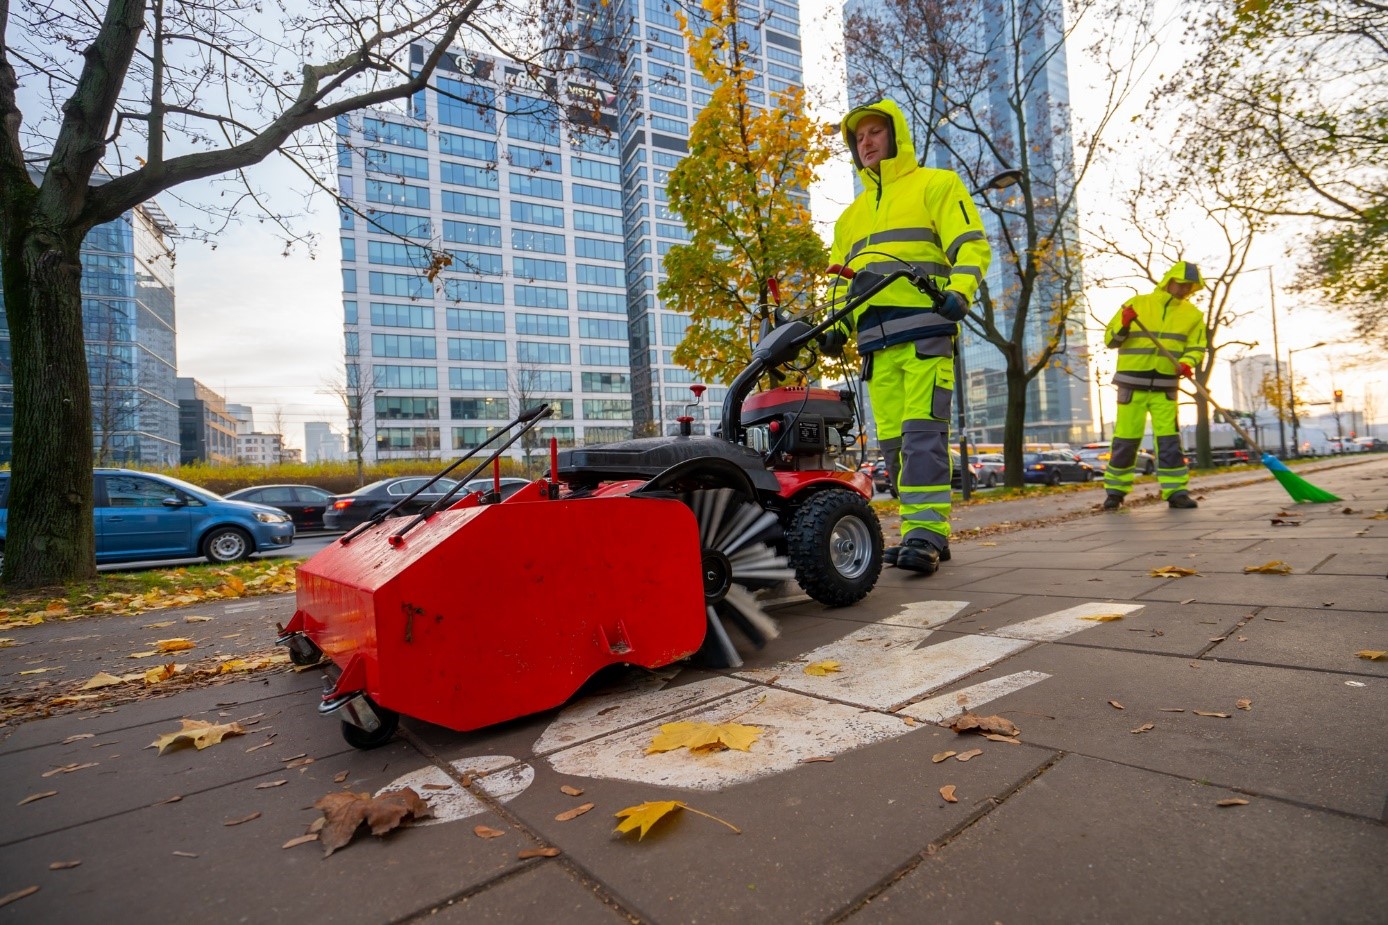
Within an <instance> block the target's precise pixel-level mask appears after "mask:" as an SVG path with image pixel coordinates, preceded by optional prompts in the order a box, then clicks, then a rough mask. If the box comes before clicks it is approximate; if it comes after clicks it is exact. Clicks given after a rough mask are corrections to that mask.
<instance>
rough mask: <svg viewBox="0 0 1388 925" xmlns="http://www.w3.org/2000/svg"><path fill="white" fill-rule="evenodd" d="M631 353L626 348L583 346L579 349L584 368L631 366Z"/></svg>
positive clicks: (595, 345) (580, 360)
mask: <svg viewBox="0 0 1388 925" xmlns="http://www.w3.org/2000/svg"><path fill="white" fill-rule="evenodd" d="M629 354H630V351H628V349H627V348H626V347H607V346H599V345H597V344H583V345H582V346H580V347H579V357H580V359H579V362H580V363H582V364H583V365H584V366H623V367H625V366H630V365H631V357H630V355H629Z"/></svg>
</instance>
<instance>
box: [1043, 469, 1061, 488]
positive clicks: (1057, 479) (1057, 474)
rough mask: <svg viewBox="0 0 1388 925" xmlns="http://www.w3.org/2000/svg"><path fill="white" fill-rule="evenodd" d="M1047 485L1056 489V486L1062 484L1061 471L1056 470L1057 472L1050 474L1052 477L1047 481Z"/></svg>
mask: <svg viewBox="0 0 1388 925" xmlns="http://www.w3.org/2000/svg"><path fill="white" fill-rule="evenodd" d="M1046 484H1047V485H1050V486H1052V487H1054V486H1056V485H1059V484H1060V470H1059V469H1056V470H1055V471H1053V472H1052V473H1051V474H1050V477H1049V478H1047V479H1046Z"/></svg>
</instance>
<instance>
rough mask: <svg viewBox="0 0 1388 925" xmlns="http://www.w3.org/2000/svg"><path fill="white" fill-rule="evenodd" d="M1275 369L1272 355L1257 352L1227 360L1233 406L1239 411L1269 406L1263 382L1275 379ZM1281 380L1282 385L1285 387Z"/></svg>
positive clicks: (1284, 382) (1255, 409)
mask: <svg viewBox="0 0 1388 925" xmlns="http://www.w3.org/2000/svg"><path fill="white" fill-rule="evenodd" d="M1277 372H1278V371H1277V369H1276V368H1275V367H1274V364H1273V362H1272V356H1271V355H1270V354H1267V353H1257V354H1253V355H1251V356H1241V357H1238V358H1237V359H1233V360H1230V361H1229V384H1230V386H1231V387H1232V389H1233V393H1234V407H1235V408H1238V409H1239V410H1241V411H1257V410H1259V409H1263V408H1267V407H1269V401H1268V396H1267V395H1266V394H1265V393H1264V391H1263V384H1264V383H1265V382H1270V381H1275V379H1276V377H1277ZM1286 384H1287V383H1286V381H1285V380H1283V383H1282V385H1283V387H1284V388H1285V387H1286Z"/></svg>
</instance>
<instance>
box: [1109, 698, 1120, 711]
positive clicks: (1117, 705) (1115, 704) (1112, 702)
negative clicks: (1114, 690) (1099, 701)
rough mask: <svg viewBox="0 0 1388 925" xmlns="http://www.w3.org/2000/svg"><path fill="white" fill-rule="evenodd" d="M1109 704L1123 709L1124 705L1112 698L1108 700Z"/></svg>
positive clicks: (1117, 708)
mask: <svg viewBox="0 0 1388 925" xmlns="http://www.w3.org/2000/svg"><path fill="white" fill-rule="evenodd" d="M1108 705H1109V706H1111V707H1113V708H1114V709H1115V710H1121V709H1123V705H1122V704H1121V703H1119V702H1118V701H1117V700H1110V701H1109V702H1108Z"/></svg>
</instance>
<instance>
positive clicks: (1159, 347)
mask: <svg viewBox="0 0 1388 925" xmlns="http://www.w3.org/2000/svg"><path fill="white" fill-rule="evenodd" d="M1133 324H1135V325H1137V329H1138V330H1139V331H1141V332H1142V333H1144V334H1146V335H1147V336H1148V337H1149V338H1151V340H1152V344H1153V346H1155V347H1156V348H1157V352H1158V353H1160V354H1161V355H1162V356H1164V357H1166V358H1167V359H1168V360H1170V361H1171V364H1172V365H1173V366H1175V367H1176V375H1177V376H1178V377H1179V376H1180V374H1181V361H1180V360H1178V359H1176V358H1175V357H1174V356H1172V355H1171V351H1170V350H1167V349H1166V346H1165V345H1164V344H1163V343H1162V342H1161V341H1160V340H1158V339H1157V336H1156V335H1155V334H1153V333H1152V332H1151V331H1149V330H1147V328H1145V327H1144V326H1143V324H1142V320H1141V319H1140V318H1134V319H1133ZM1190 384H1191V385H1193V386H1195V391H1197V392H1199V393H1200V395H1201V396H1202V397H1203V398H1204V399H1205V401H1206V402H1208V403H1209V405H1210V407H1211V408H1213V409H1214V410H1216V411H1218V412H1219V413H1220V414H1221V415H1223V416H1224V420H1225V421H1227V422H1228V424H1229V426H1230V427H1232V428H1234V432H1235V433H1237V434H1238V435H1239V436H1240V437H1242V438H1243V442H1244V443H1246V444H1248V445H1249V446H1250V447H1251V448H1252V449H1253V452H1255V453H1257V454H1258V455H1259V456H1262V455H1264V454H1263V451H1262V449H1261V448H1260V447H1259V446H1258V444H1256V443H1254V442H1253V438H1252V437H1250V436H1249V435H1248V431H1246V430H1244V429H1243V428H1242V427H1240V426H1239V425H1238V422H1236V421H1235V420H1234V418H1233V416H1232V415H1231V414H1229V412H1227V411H1225V410H1224V409H1223V408H1221V407H1219V403H1218V402H1216V401H1215V400H1214V398H1213V397H1211V395H1210V391H1209V389H1207V388H1205V386H1203V385H1202V384H1201V383H1200V380H1199V379H1196V378H1195V377H1194V376H1191V377H1190Z"/></svg>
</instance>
